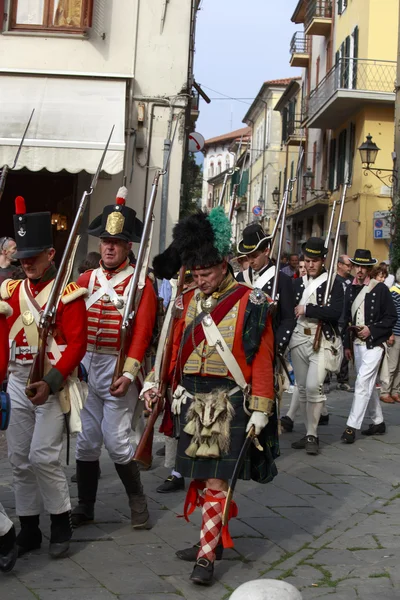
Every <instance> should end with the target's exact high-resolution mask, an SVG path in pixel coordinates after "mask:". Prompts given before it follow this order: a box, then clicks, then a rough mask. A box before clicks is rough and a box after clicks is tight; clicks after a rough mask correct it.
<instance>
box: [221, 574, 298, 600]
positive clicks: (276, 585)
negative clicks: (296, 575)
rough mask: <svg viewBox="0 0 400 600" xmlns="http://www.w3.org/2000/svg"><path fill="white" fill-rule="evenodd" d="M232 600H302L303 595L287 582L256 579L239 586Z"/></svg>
mask: <svg viewBox="0 0 400 600" xmlns="http://www.w3.org/2000/svg"><path fill="white" fill-rule="evenodd" d="M230 600H302V595H301V594H300V592H299V590H298V589H297V588H295V587H294V586H293V585H291V584H290V583H286V581H279V580H277V579H255V580H254V581H247V582H246V583H243V584H242V585H241V586H239V587H238V588H237V589H236V590H235V591H234V592H233V594H232V595H231V597H230Z"/></svg>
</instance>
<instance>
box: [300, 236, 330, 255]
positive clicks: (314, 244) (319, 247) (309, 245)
mask: <svg viewBox="0 0 400 600" xmlns="http://www.w3.org/2000/svg"><path fill="white" fill-rule="evenodd" d="M301 251H302V253H303V254H305V255H306V256H308V257H309V258H325V256H326V255H327V254H328V248H325V242H324V240H323V239H322V238H318V237H310V238H309V239H308V240H307V241H306V242H305V243H304V244H303V245H302V247H301Z"/></svg>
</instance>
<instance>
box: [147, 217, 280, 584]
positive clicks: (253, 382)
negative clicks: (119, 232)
mask: <svg viewBox="0 0 400 600" xmlns="http://www.w3.org/2000/svg"><path fill="white" fill-rule="evenodd" d="M230 239H231V225H230V222H229V220H228V219H227V218H226V217H225V215H224V211H223V209H222V208H216V209H213V210H212V211H211V213H210V215H207V214H205V213H203V212H199V213H196V214H194V215H191V216H189V217H187V218H185V219H183V220H182V221H180V222H179V223H178V224H177V225H176V226H175V228H174V231H173V242H172V244H171V246H170V247H169V248H168V249H167V250H166V251H165V252H164V253H163V254H162V255H160V256H158V257H156V259H155V260H154V263H153V266H154V268H155V272H156V274H157V276H158V277H160V278H171V277H172V276H173V274H174V273H176V271H177V270H178V269H179V268H180V267H181V266H182V265H185V266H186V267H187V268H189V269H191V271H192V276H193V279H194V283H195V284H196V287H195V288H191V289H189V290H188V291H187V292H186V293H184V294H183V295H181V296H180V297H179V298H177V300H176V301H175V305H176V308H177V309H179V310H180V311H181V317H180V319H179V320H178V322H177V324H176V325H175V330H174V342H173V351H172V361H171V365H170V375H169V383H170V385H171V387H172V390H173V402H172V412H173V413H174V415H175V418H177V419H178V420H179V426H180V438H179V442H178V450H177V459H176V470H177V471H179V473H181V474H182V475H183V476H185V477H188V478H192V480H193V481H192V483H191V485H190V487H189V490H188V495H187V498H186V502H185V509H184V513H185V517H186V518H188V515H189V514H190V513H191V512H192V511H193V510H194V508H195V507H196V506H201V509H202V525H201V533H200V542H199V544H197V545H196V546H194V547H193V548H189V549H185V550H181V551H179V552H177V556H178V558H180V559H182V560H187V561H193V562H194V563H195V566H194V569H193V572H192V575H191V580H192V581H193V582H194V583H198V584H203V585H207V584H210V583H211V582H212V580H213V571H214V561H215V559H216V558H221V556H222V550H223V547H232V546H233V543H232V540H231V539H230V536H229V532H228V529H227V524H226V525H224V526H223V525H222V515H223V511H224V506H225V502H226V498H227V490H228V482H229V479H231V477H232V475H233V471H234V467H235V464H236V461H237V460H238V457H239V454H240V451H241V449H242V446H243V444H244V441H245V438H246V431H250V429H252V428H253V426H254V430H255V434H256V435H257V436H259V441H260V443H261V447H262V451H260V450H257V449H256V448H255V446H252V448H251V450H250V453H249V454H248V456H247V457H246V460H245V461H244V464H243V468H242V471H241V478H243V479H250V478H253V479H255V480H257V481H260V482H262V483H266V482H267V481H270V480H271V479H272V478H273V476H274V475H275V473H276V467H275V464H274V461H273V458H274V457H275V456H276V455H277V454H278V442H277V419H276V411H275V399H274V376H273V354H274V336H273V332H272V326H271V317H270V316H269V310H268V309H269V303H268V299H267V296H266V294H264V293H263V292H262V291H261V290H252V289H250V288H249V287H248V286H246V285H243V284H240V283H238V282H236V281H235V279H234V277H233V275H232V274H231V271H230V269H229V266H228V262H227V255H228V253H229V251H230ZM157 384H158V382H154V381H151V377H149V380H148V381H147V382H146V384H145V387H144V389H143V392H142V393H143V396H144V398H145V401H146V406H147V407H148V408H149V409H150V410H151V407H152V404H153V403H154V401H155V400H156V397H157V390H158V386H157ZM236 514H237V507H236V505H235V504H234V503H232V504H231V506H230V511H229V516H236Z"/></svg>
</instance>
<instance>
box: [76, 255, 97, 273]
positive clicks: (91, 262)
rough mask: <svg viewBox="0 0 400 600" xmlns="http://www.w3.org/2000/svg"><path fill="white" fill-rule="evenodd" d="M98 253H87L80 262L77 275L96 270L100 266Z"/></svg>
mask: <svg viewBox="0 0 400 600" xmlns="http://www.w3.org/2000/svg"><path fill="white" fill-rule="evenodd" d="M100 259H101V256H100V252H89V254H88V255H87V256H86V258H85V259H84V260H83V261H82V262H81V264H80V265H79V267H78V273H79V274H80V275H81V274H82V273H84V272H85V271H89V270H91V269H97V267H98V266H99V264H100Z"/></svg>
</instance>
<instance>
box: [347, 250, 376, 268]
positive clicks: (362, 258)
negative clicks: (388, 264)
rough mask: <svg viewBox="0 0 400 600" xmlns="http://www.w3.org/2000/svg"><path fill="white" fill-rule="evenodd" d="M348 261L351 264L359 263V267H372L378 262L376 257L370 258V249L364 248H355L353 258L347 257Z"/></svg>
mask: <svg viewBox="0 0 400 600" xmlns="http://www.w3.org/2000/svg"><path fill="white" fill-rule="evenodd" d="M349 261H350V262H352V263H353V265H359V266H360V267H373V266H374V265H376V263H377V262H378V259H377V258H372V256H371V251H370V250H364V249H362V248H357V250H356V251H355V253H354V258H349Z"/></svg>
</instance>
